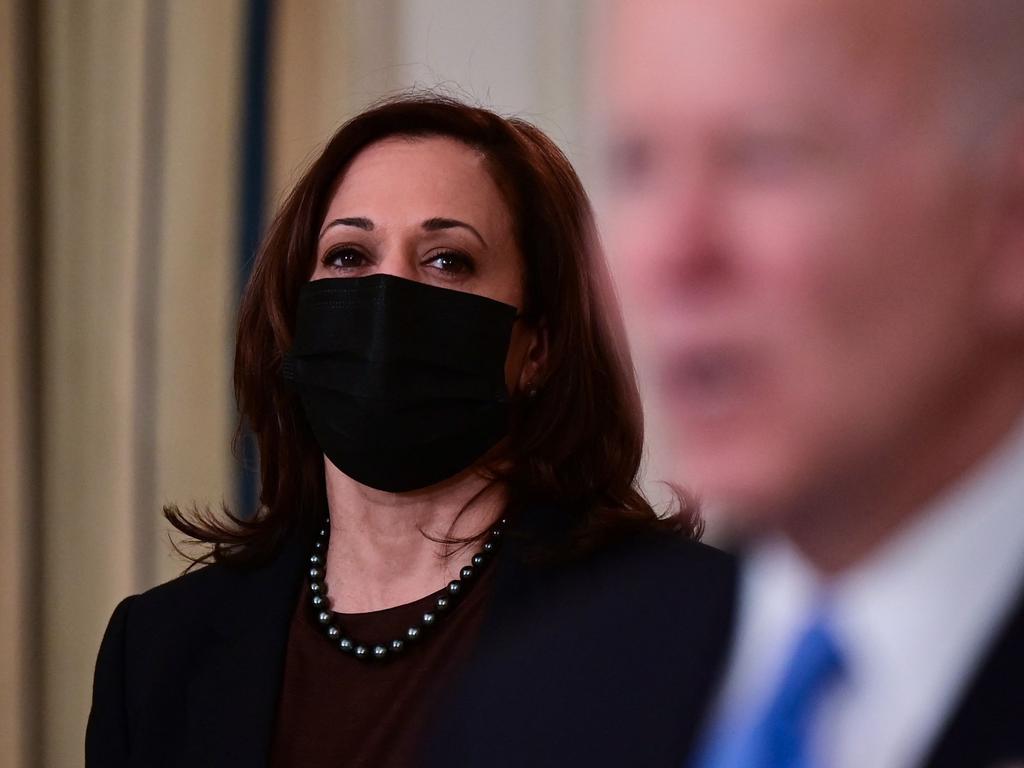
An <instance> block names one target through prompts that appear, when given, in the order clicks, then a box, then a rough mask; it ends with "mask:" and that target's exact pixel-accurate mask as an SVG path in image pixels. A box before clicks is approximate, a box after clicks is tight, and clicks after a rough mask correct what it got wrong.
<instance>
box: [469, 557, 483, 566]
mask: <svg viewBox="0 0 1024 768" xmlns="http://www.w3.org/2000/svg"><path fill="white" fill-rule="evenodd" d="M485 559H486V558H485V557H484V556H483V555H481V554H476V555H473V559H472V560H470V562H471V563H473V565H474V566H476V567H477V568H479V567H480V566H482V565H483V564H484V560H485Z"/></svg>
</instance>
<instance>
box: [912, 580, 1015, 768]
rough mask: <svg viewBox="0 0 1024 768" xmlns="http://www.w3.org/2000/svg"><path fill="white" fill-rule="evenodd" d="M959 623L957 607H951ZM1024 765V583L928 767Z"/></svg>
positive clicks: (926, 766)
mask: <svg viewBox="0 0 1024 768" xmlns="http://www.w3.org/2000/svg"><path fill="white" fill-rule="evenodd" d="M950 612H951V613H952V614H954V616H953V618H951V619H950V620H951V621H955V620H956V619H955V612H956V606H954V605H951V606H950ZM1018 765H1024V584H1021V586H1020V589H1019V590H1018V597H1017V602H1016V604H1015V605H1014V607H1013V608H1012V609H1011V611H1010V614H1009V616H1008V618H1007V620H1006V622H1005V623H1004V625H1003V627H1002V628H1001V630H1000V632H999V633H998V634H997V636H996V637H994V638H992V644H991V647H990V648H989V650H988V653H987V654H986V657H985V659H984V660H983V661H982V663H981V665H980V667H979V668H978V670H977V671H976V673H975V675H974V677H973V679H972V680H971V682H970V683H969V685H968V686H967V690H966V691H965V693H964V695H963V696H962V697H961V699H960V701H959V702H958V703H957V705H956V707H955V709H954V711H953V715H952V716H951V717H950V719H949V721H948V722H947V723H946V725H945V727H944V728H943V730H942V732H941V735H940V737H939V739H938V741H937V742H936V743H935V745H934V747H933V749H932V753H931V755H930V757H929V758H928V760H927V761H926V763H925V766H924V768H1015V766H1018Z"/></svg>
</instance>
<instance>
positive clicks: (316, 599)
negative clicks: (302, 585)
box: [312, 595, 327, 608]
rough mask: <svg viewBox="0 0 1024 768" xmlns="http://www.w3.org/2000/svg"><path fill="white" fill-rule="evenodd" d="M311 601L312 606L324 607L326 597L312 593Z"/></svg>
mask: <svg viewBox="0 0 1024 768" xmlns="http://www.w3.org/2000/svg"><path fill="white" fill-rule="evenodd" d="M312 603H313V607H314V608H320V607H325V606H326V605H327V598H326V597H324V596H323V595H313V600H312Z"/></svg>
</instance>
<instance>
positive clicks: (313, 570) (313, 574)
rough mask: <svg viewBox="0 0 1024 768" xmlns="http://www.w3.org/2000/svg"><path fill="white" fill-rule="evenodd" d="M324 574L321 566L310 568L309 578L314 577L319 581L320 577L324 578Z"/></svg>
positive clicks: (313, 578)
mask: <svg viewBox="0 0 1024 768" xmlns="http://www.w3.org/2000/svg"><path fill="white" fill-rule="evenodd" d="M323 575H324V572H323V571H321V570H320V569H319V568H310V569H309V578H310V579H312V580H313V581H318V580H319V579H321V578H323Z"/></svg>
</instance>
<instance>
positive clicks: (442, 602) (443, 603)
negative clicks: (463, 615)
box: [434, 597, 448, 611]
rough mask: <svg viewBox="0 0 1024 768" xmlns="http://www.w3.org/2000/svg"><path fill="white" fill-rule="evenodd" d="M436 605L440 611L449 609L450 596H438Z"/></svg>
mask: <svg viewBox="0 0 1024 768" xmlns="http://www.w3.org/2000/svg"><path fill="white" fill-rule="evenodd" d="M434 605H436V606H437V610H439V611H444V610H447V609H448V598H447V597H439V598H437V600H435V601H434Z"/></svg>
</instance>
